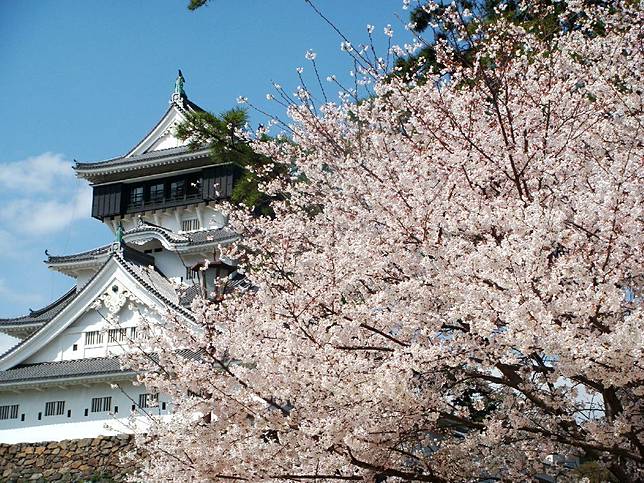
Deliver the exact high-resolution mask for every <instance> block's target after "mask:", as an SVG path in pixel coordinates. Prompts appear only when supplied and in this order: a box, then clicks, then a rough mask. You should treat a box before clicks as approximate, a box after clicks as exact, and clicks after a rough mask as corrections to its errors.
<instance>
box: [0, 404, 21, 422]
mask: <svg viewBox="0 0 644 483" xmlns="http://www.w3.org/2000/svg"><path fill="white" fill-rule="evenodd" d="M0 419H18V405H17V404H9V405H7V406H0Z"/></svg>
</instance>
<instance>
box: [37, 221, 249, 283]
mask: <svg viewBox="0 0 644 483" xmlns="http://www.w3.org/2000/svg"><path fill="white" fill-rule="evenodd" d="M153 238H156V239H158V240H159V241H160V242H161V243H162V244H163V246H164V247H166V248H167V249H169V250H172V251H178V252H188V251H192V250H197V249H203V248H204V247H207V246H209V245H213V246H214V245H217V244H219V243H223V242H229V241H233V240H235V239H237V238H238V235H237V234H236V233H235V232H233V231H232V230H230V229H228V228H211V229H206V230H199V231H192V232H183V233H175V232H173V231H172V230H169V229H168V228H164V227H162V226H157V225H153V224H151V223H147V222H144V221H141V223H140V224H139V226H136V227H134V228H132V229H131V230H128V231H126V232H125V233H124V234H123V241H124V242H125V243H126V244H128V243H129V244H132V243H141V242H144V241H145V240H150V239H153ZM110 248H111V245H104V246H102V247H99V248H95V249H93V250H88V251H84V252H80V253H73V254H70V255H49V254H47V255H48V257H47V260H45V263H46V264H47V265H48V266H49V267H50V268H52V269H54V270H58V271H60V272H63V273H66V272H67V269H69V268H77V267H81V266H96V265H98V264H102V263H103V262H105V261H106V260H107V259H108V257H109V256H110Z"/></svg>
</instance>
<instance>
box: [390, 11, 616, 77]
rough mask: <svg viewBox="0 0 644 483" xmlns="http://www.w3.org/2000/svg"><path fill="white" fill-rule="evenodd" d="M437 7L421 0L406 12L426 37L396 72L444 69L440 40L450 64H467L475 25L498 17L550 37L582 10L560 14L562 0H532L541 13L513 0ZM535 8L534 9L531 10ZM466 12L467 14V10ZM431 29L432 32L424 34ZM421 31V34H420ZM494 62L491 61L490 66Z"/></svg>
mask: <svg viewBox="0 0 644 483" xmlns="http://www.w3.org/2000/svg"><path fill="white" fill-rule="evenodd" d="M436 3H437V4H438V7H437V8H435V9H433V10H429V9H427V8H425V7H426V6H427V5H428V4H429V2H428V1H423V2H422V3H421V4H419V6H418V7H416V8H415V9H413V10H412V11H411V13H410V21H411V22H412V23H413V24H414V32H415V33H416V34H418V35H419V36H420V35H422V36H423V37H426V38H425V39H424V40H425V42H426V46H425V47H423V48H422V49H421V50H420V52H419V53H418V54H417V55H414V56H409V57H406V58H401V59H399V60H398V61H397V63H396V67H398V68H399V69H400V70H399V72H398V74H397V75H402V76H405V77H406V78H409V79H414V80H416V81H417V82H419V83H423V82H424V79H425V77H426V76H427V75H429V74H437V73H439V72H444V70H445V69H446V65H444V64H443V63H441V62H440V61H439V60H438V56H437V52H436V46H437V45H438V43H440V42H446V43H448V44H449V45H450V46H451V47H452V48H453V49H454V50H453V52H454V53H453V55H452V58H451V59H450V63H451V64H452V65H454V66H460V67H469V66H471V65H472V62H473V60H474V59H475V57H476V54H477V50H478V48H477V47H478V45H479V42H478V41H479V37H478V36H477V29H478V28H479V27H480V26H482V27H485V26H486V25H490V24H494V23H496V22H499V21H500V20H504V21H508V22H510V23H513V24H516V25H520V26H521V27H523V28H524V29H525V30H526V31H528V32H530V33H532V34H534V35H535V36H536V37H537V38H539V39H541V40H546V41H547V40H549V39H552V38H554V36H555V34H558V33H560V32H566V31H571V30H574V29H576V28H577V27H578V20H579V19H580V18H581V17H582V16H583V12H581V13H579V14H578V15H577V16H571V17H567V18H563V19H562V18H560V16H561V14H562V12H563V11H565V9H566V5H565V2H559V1H552V0H535V2H534V5H535V6H536V5H539V6H540V7H544V8H548V12H549V13H548V14H546V15H544V14H543V12H544V11H545V10H544V8H540V9H528V8H525V3H523V4H521V3H520V2H518V1H517V0H483V1H471V0H455V1H452V0H438V1H437V2H436ZM585 3H586V4H588V5H590V4H593V5H596V4H601V5H603V6H605V7H608V8H615V3H616V2H615V1H614V0H585ZM448 8H456V11H457V12H459V15H460V19H461V21H462V22H463V23H464V24H465V25H466V28H465V35H462V33H461V32H458V31H457V28H456V27H457V26H456V24H455V23H453V22H451V21H449V20H446V19H445V16H444V14H445V12H446V11H447V9H448ZM535 12H538V13H535ZM466 13H467V14H470V15H469V16H468V15H467V14H466ZM430 31H431V34H432V35H428V33H429V32H430ZM602 32H603V26H602V25H600V24H597V25H595V32H594V33H595V34H596V35H602ZM423 34H424V35H423ZM515 53H516V50H514V51H512V52H502V53H501V54H500V55H499V58H497V59H495V61H494V62H498V61H500V60H501V61H502V60H503V59H504V58H505V59H510V58H511V57H512V56H513V55H514V54H515ZM493 65H495V64H494V63H493V62H491V63H490V66H493Z"/></svg>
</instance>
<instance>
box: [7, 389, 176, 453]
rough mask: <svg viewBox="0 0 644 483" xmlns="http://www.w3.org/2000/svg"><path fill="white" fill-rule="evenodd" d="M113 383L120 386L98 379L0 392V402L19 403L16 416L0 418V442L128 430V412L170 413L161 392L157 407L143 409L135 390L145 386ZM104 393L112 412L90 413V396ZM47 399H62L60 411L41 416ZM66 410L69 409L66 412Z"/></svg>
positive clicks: (100, 395) (169, 406)
mask: <svg viewBox="0 0 644 483" xmlns="http://www.w3.org/2000/svg"><path fill="white" fill-rule="evenodd" d="M115 384H118V385H119V387H120V389H113V388H111V387H110V383H107V382H101V383H96V384H86V385H73V386H65V387H49V388H40V390H33V389H29V390H23V391H21V392H20V393H12V392H0V405H11V404H18V405H19V408H18V418H17V419H5V420H0V443H16V442H36V441H59V440H63V439H73V438H88V437H95V436H99V435H103V434H114V433H119V432H129V431H128V429H127V425H126V423H127V418H128V417H129V416H130V415H131V414H134V415H141V416H145V412H147V413H148V414H151V415H167V414H169V413H170V411H171V403H170V400H169V399H168V397H166V396H165V395H163V394H162V395H160V396H159V405H158V406H157V407H154V408H146V409H145V410H143V409H140V408H139V407H138V401H139V394H145V393H146V392H148V391H147V390H146V389H145V386H135V385H133V384H132V383H131V382H129V381H121V382H118V383H117V382H115ZM105 396H111V397H112V408H113V409H112V412H111V413H110V412H96V413H93V412H92V398H94V397H105ZM48 401H65V412H64V414H62V415H60V416H45V403H46V402H48ZM163 403H165V410H164V409H163ZM117 407H118V411H116V409H117ZM133 407H134V410H133V409H132V408H133ZM86 409H87V416H85V410H86ZM68 411H71V414H70V415H69V416H68ZM39 413H40V414H41V418H40V419H38V414H39ZM23 414H24V419H25V420H24V421H22V415H23ZM144 419H145V418H144ZM104 425H109V426H111V427H112V429H111V430H110V429H106V428H104V427H103V426H104Z"/></svg>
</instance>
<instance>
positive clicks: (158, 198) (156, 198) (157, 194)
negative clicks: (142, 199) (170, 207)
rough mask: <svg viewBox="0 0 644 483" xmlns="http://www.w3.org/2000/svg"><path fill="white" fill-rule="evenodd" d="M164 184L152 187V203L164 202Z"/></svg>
mask: <svg viewBox="0 0 644 483" xmlns="http://www.w3.org/2000/svg"><path fill="white" fill-rule="evenodd" d="M163 188H164V187H163V183H159V184H153V185H152V186H150V202H151V203H160V202H162V201H163Z"/></svg>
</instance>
